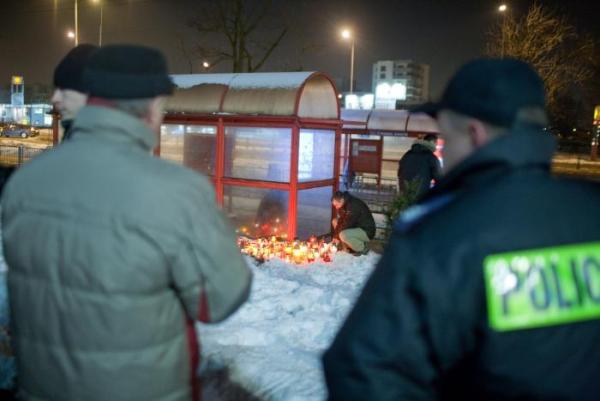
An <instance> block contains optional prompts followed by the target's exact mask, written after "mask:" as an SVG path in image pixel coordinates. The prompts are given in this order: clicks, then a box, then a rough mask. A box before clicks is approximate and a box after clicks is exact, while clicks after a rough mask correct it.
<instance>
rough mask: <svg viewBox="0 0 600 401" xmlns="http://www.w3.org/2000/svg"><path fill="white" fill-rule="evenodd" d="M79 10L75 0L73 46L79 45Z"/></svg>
mask: <svg viewBox="0 0 600 401" xmlns="http://www.w3.org/2000/svg"><path fill="white" fill-rule="evenodd" d="M78 18H79V12H78V10H77V0H75V47H77V46H78V45H79V21H78Z"/></svg>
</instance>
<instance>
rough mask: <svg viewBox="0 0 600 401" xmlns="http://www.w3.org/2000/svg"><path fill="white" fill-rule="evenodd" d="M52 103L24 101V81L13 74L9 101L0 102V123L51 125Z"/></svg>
mask: <svg viewBox="0 0 600 401" xmlns="http://www.w3.org/2000/svg"><path fill="white" fill-rule="evenodd" d="M51 111H52V105H50V104H47V103H37V102H36V103H34V104H26V103H25V81H24V79H23V77H22V76H13V77H12V80H11V85H10V103H1V102H0V123H17V124H27V125H34V126H38V127H40V126H50V125H52V115H51V114H50V112H51Z"/></svg>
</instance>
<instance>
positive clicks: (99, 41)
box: [92, 0, 104, 46]
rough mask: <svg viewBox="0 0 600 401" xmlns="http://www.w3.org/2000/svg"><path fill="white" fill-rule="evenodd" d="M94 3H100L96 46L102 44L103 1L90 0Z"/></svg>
mask: <svg viewBox="0 0 600 401" xmlns="http://www.w3.org/2000/svg"><path fill="white" fill-rule="evenodd" d="M92 1H93V2H94V3H95V4H98V3H100V28H99V33H98V46H102V20H103V15H104V2H103V1H102V0H92Z"/></svg>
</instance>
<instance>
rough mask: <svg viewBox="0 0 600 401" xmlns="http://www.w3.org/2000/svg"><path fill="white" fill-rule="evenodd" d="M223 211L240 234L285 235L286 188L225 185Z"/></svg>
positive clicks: (260, 235)
mask: <svg viewBox="0 0 600 401" xmlns="http://www.w3.org/2000/svg"><path fill="white" fill-rule="evenodd" d="M329 196H330V197H331V195H329ZM223 211H224V213H225V214H226V215H227V216H228V217H229V219H230V221H231V222H232V224H233V225H234V227H236V231H237V232H238V233H239V234H240V235H245V236H248V237H266V236H273V235H274V236H277V237H286V232H287V216H288V191H286V190H277V189H266V188H251V187H242V186H235V185H224V188H223Z"/></svg>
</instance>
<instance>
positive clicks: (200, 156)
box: [156, 72, 341, 239]
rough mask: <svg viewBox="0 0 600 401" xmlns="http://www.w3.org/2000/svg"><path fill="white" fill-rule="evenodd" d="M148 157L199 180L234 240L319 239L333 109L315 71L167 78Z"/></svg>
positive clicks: (325, 214) (330, 168) (334, 101)
mask: <svg viewBox="0 0 600 401" xmlns="http://www.w3.org/2000/svg"><path fill="white" fill-rule="evenodd" d="M172 78H173V81H174V83H175V85H176V86H177V89H176V91H175V94H174V96H173V97H172V98H171V99H170V100H169V101H168V104H167V108H166V110H167V112H166V115H165V120H164V123H163V126H162V127H161V133H160V141H159V146H158V148H157V149H156V154H157V155H159V156H160V157H161V158H165V159H169V160H172V161H174V162H177V163H181V164H182V165H184V166H187V167H189V168H192V169H194V170H196V171H198V172H201V173H203V174H205V175H206V176H208V177H209V178H210V179H211V180H212V182H213V184H214V187H215V192H216V198H217V202H218V204H219V205H220V206H221V207H222V208H223V211H224V212H225V213H226V214H227V216H229V218H230V219H231V221H232V223H233V224H234V225H235V227H236V228H237V230H238V232H239V233H240V234H242V235H246V236H250V237H265V236H277V237H282V238H288V239H292V238H308V237H309V236H311V235H319V234H324V233H327V232H329V230H330V221H331V196H332V194H333V192H334V191H335V190H336V189H337V179H336V177H338V176H339V163H336V162H335V161H336V160H338V159H339V155H340V143H341V137H340V135H341V120H340V108H339V104H338V98H337V90H336V88H335V85H334V84H333V82H332V80H331V79H330V78H329V77H328V76H327V75H325V74H323V73H320V72H293V73H252V74H197V75H196V74H195V75H174V76H172Z"/></svg>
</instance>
